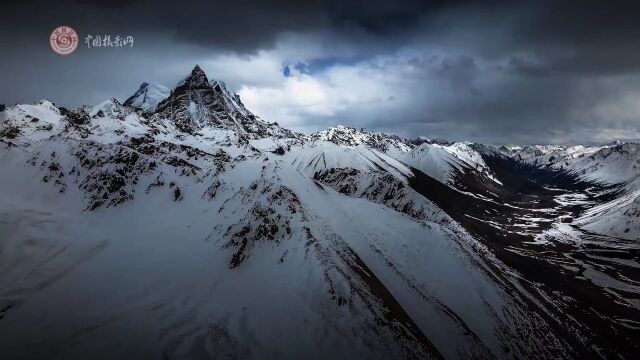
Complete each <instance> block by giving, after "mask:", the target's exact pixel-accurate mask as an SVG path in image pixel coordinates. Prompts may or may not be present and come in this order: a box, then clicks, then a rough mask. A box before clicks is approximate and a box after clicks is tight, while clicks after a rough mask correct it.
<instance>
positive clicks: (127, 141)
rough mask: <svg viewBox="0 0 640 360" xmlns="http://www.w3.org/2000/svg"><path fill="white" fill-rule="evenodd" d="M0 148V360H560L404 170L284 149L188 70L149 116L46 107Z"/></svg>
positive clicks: (15, 116)
mask: <svg viewBox="0 0 640 360" xmlns="http://www.w3.org/2000/svg"><path fill="white" fill-rule="evenodd" d="M192 103H193V104H196V105H195V112H193V113H190V112H189V109H190V108H192V109H193V106H191V105H190V104H192ZM34 119H38V120H37V121H36V120H34ZM0 135H1V136H0V166H1V167H2V169H3V170H5V171H2V172H0V192H1V196H0V234H2V242H1V243H0V246H1V248H0V250H1V251H0V310H1V313H0V317H1V318H2V319H1V320H0V357H1V358H3V359H10V358H42V357H47V358H60V359H69V358H83V359H84V358H117V357H138V358H140V357H154V358H159V357H162V358H207V357H223V358H224V357H233V358H260V359H262V358H283V357H285V358H327V357H329V358H351V357H356V358H381V359H383V358H441V357H446V358H460V357H463V358H494V357H509V356H516V357H527V356H531V355H532V354H536V356H544V357H552V355H554V354H555V355H557V354H565V356H567V357H568V356H569V355H568V354H570V353H571V352H570V349H569V347H568V345H567V344H566V343H565V342H563V341H562V340H560V339H558V338H556V337H555V336H556V333H555V332H554V330H553V327H552V326H551V325H550V324H549V323H547V322H545V321H544V320H543V319H542V318H540V317H538V316H537V315H536V314H533V313H530V312H529V311H528V309H527V307H526V305H525V304H526V302H525V301H523V299H522V298H521V297H520V296H521V295H519V293H517V292H513V291H510V288H509V287H508V285H507V284H505V283H503V282H502V281H499V280H498V279H497V277H496V276H494V274H492V273H491V271H490V270H489V269H490V266H489V264H487V263H486V261H487V258H485V257H484V256H481V255H480V254H478V253H476V252H475V250H474V249H476V248H477V247H478V244H477V243H476V240H475V239H473V238H472V237H471V236H470V235H469V234H468V233H467V232H466V231H465V230H464V228H462V227H461V226H460V225H458V224H457V223H455V221H453V220H452V219H451V218H450V217H449V216H448V215H447V214H445V213H444V212H443V211H442V210H440V209H438V208H437V206H436V205H434V204H433V203H431V202H430V201H428V200H427V199H425V198H424V197H422V196H420V195H419V194H418V193H416V192H415V191H413V190H411V189H410V188H408V187H407V186H406V179H407V178H408V177H410V176H412V172H411V169H410V168H408V167H407V166H405V165H404V164H403V163H402V162H400V161H398V160H395V159H393V158H392V157H390V156H388V155H385V154H384V153H382V152H380V151H378V150H375V149H372V148H370V147H368V146H365V145H363V144H359V145H356V146H351V145H349V146H347V147H345V146H341V145H337V144H335V143H334V142H331V141H325V140H321V139H316V140H312V141H302V142H301V141H300V139H298V138H297V137H296V134H294V133H292V132H290V131H288V130H286V129H282V128H280V127H279V126H277V125H274V124H267V123H265V122H263V121H262V120H259V119H256V118H255V117H252V115H251V114H250V113H249V112H244V111H242V107H241V103H240V102H239V99H238V98H236V97H235V96H233V95H231V94H230V93H229V92H228V90H226V87H224V86H223V85H221V84H220V83H216V82H209V81H208V80H207V79H206V75H204V73H203V72H201V70H199V69H194V71H193V72H192V74H191V75H190V76H189V77H187V78H186V79H185V80H184V81H183V82H181V83H180V84H179V85H178V86H177V87H176V89H174V90H173V92H172V95H171V96H170V97H168V98H167V99H165V100H163V101H162V102H161V103H160V105H159V106H158V108H157V109H156V110H155V111H154V112H153V113H151V114H148V113H145V112H140V111H137V109H136V108H135V107H133V106H129V105H127V104H119V103H118V102H117V101H116V100H108V101H106V102H104V103H102V104H99V105H97V106H95V107H83V108H79V109H75V110H68V109H64V108H57V107H55V106H54V105H53V104H51V103H49V102H46V101H45V102H40V103H38V104H36V105H18V106H13V107H10V108H8V109H6V110H5V111H3V112H1V113H0ZM265 139H267V140H265ZM274 146H275V147H276V148H275V149H274ZM285 147H286V149H285ZM434 149H437V150H436V151H437V152H438V154H442V156H443V157H446V159H448V160H450V161H451V162H452V163H453V164H449V165H447V166H460V167H461V168H465V169H466V167H470V166H471V165H470V164H472V163H474V162H475V163H478V162H477V159H474V158H473V156H470V157H468V158H467V159H466V160H461V159H462V158H463V157H465V156H467V155H468V154H466V155H462V154H459V155H457V156H456V155H454V154H453V153H452V152H455V151H462V150H461V149H458V148H455V149H449V150H445V149H443V148H439V147H434ZM463 149H464V148H463ZM280 150H281V151H280ZM351 169H353V170H351ZM332 171H333V172H332ZM354 171H355V172H354ZM521 334H529V335H530V337H528V338H527V340H526V346H525V345H523V342H522V340H521ZM549 341H551V343H549Z"/></svg>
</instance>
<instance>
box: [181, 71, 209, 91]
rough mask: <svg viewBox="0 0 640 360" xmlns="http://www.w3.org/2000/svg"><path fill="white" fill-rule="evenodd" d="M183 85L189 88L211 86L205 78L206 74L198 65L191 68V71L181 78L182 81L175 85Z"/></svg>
mask: <svg viewBox="0 0 640 360" xmlns="http://www.w3.org/2000/svg"><path fill="white" fill-rule="evenodd" d="M185 85H187V86H189V87H191V88H198V87H204V88H206V87H210V86H211V85H210V84H209V79H208V78H207V74H206V73H205V72H204V70H202V69H201V68H200V66H198V65H196V66H195V67H194V68H193V70H191V73H189V75H187V77H185V78H184V79H182V81H180V82H179V83H178V86H177V87H176V89H177V88H179V87H181V86H185Z"/></svg>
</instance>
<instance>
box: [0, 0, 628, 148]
mask: <svg viewBox="0 0 640 360" xmlns="http://www.w3.org/2000/svg"><path fill="white" fill-rule="evenodd" d="M0 16H2V21H1V22H0V40H2V44H5V45H4V46H5V49H8V50H9V51H3V54H2V56H1V57H0V62H1V67H0V78H1V79H2V82H1V83H0V102H5V103H9V104H11V103H15V102H32V101H35V100H37V99H39V98H50V99H52V100H53V101H55V102H57V103H60V104H64V105H68V106H77V105H80V104H93V103H98V102H100V101H102V100H103V99H104V98H107V97H111V96H115V97H118V98H125V97H127V96H128V95H130V93H132V92H133V91H135V89H136V88H137V87H138V85H139V83H141V82H142V81H158V82H160V83H163V84H165V85H167V86H172V85H174V84H175V83H176V82H177V81H178V80H179V79H180V78H181V77H182V76H184V75H185V74H186V73H187V72H188V71H189V70H190V69H191V68H192V67H193V65H195V64H196V63H198V64H200V66H201V67H202V68H203V69H204V70H205V71H206V72H207V73H208V74H209V76H210V77H215V78H219V79H221V80H224V81H226V82H227V83H228V84H229V85H230V87H231V88H232V89H235V90H236V91H237V92H238V93H239V94H240V96H241V98H242V99H243V101H244V102H245V104H246V105H247V107H248V108H250V109H252V110H253V111H255V112H256V113H257V114H258V115H260V116H262V117H263V118H265V119H266V120H268V121H277V122H279V123H280V124H281V125H284V126H287V127H290V128H292V129H295V130H299V131H305V132H310V131H316V130H321V129H323V128H325V127H327V126H331V125H336V124H344V125H351V126H356V127H366V128H369V129H373V130H381V131H387V132H393V133H397V134H400V135H404V136H417V135H423V136H428V137H433V138H445V139H452V140H471V141H479V142H490V143H496V144H511V143H549V142H553V143H576V142H588V143H590V142H608V141H612V140H614V139H619V138H621V139H627V140H637V139H640V118H639V116H640V101H639V99H640V47H639V46H636V45H635V44H634V39H637V38H639V36H640V25H639V24H638V21H637V19H638V18H640V6H638V5H635V4H634V3H633V2H625V1H619V2H615V3H606V2H602V1H590V0H585V1H562V2H557V1H554V2H551V1H531V2H519V3H517V4H514V3H513V2H501V1H490V2H486V1H484V2H482V3H480V2H470V1H433V2H424V1H399V2H393V3H392V2H388V1H368V2H366V3H363V2H344V1H329V2H321V1H311V2H300V1H275V2H274V1H269V2H266V1H260V2H259V1H233V2H229V1H225V2H220V1H214V2H204V1H189V0H183V1H180V2H173V1H144V0H138V1H136V0H108V1H105V0H81V1H62V2H57V3H55V4H54V3H51V2H14V3H11V4H9V5H7V7H6V9H5V11H3V14H2V15H0ZM61 24H67V25H69V26H72V27H74V28H76V30H77V31H78V32H79V33H80V35H81V37H83V36H86V35H87V34H113V35H117V34H121V35H129V34H130V35H132V36H134V38H135V41H136V42H135V46H134V48H131V49H87V48H85V47H81V48H80V49H79V50H78V51H77V52H76V53H74V54H73V55H71V56H68V57H60V56H57V55H55V54H54V53H53V52H51V50H50V49H49V47H48V45H47V43H46V41H47V37H48V34H49V32H50V31H51V30H52V29H53V28H55V27H56V26H58V25H61ZM81 40H82V39H81ZM82 45H83V44H81V46H82Z"/></svg>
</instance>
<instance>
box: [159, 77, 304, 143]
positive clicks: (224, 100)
mask: <svg viewBox="0 0 640 360" xmlns="http://www.w3.org/2000/svg"><path fill="white" fill-rule="evenodd" d="M154 117H156V118H165V119H172V121H173V122H174V123H175V126H176V127H177V128H178V129H179V130H180V131H183V132H186V133H194V132H197V131H199V130H201V129H203V128H206V127H211V128H218V129H228V130H233V131H236V132H238V133H240V134H245V135H247V136H249V137H250V138H264V137H267V136H273V137H276V138H295V137H296V135H295V134H294V133H293V132H292V131H290V130H286V129H283V128H281V127H280V126H278V125H277V124H268V123H267V122H265V121H263V120H261V119H259V118H258V117H256V116H255V115H254V114H252V113H251V112H250V111H248V110H247V109H246V108H245V107H244V105H243V104H242V102H241V101H240V97H239V96H238V95H236V94H232V93H231V92H229V91H228V90H227V88H226V86H225V84H224V83H223V82H221V81H217V80H213V81H209V79H208V78H207V75H206V74H205V73H204V71H202V69H201V68H200V67H199V66H196V67H195V68H194V69H193V70H192V71H191V74H190V75H189V76H187V77H186V78H185V79H184V80H182V81H181V82H180V83H178V86H177V87H176V88H175V89H174V90H173V91H172V92H171V95H170V96H169V97H168V98H166V99H165V100H163V101H162V102H160V104H158V107H157V109H156V111H155V114H154Z"/></svg>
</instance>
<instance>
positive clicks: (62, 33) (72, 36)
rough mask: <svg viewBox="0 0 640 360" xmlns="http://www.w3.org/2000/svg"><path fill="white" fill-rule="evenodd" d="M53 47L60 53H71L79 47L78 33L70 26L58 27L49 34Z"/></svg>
mask: <svg viewBox="0 0 640 360" xmlns="http://www.w3.org/2000/svg"><path fill="white" fill-rule="evenodd" d="M49 44H50V45H51V49H53V51H55V52H56V53H58V54H60V55H69V54H71V53H73V52H74V51H76V48H77V47H78V33H77V32H76V31H75V30H73V29H72V28H70V27H68V26H60V27H57V28H56V29H55V30H53V32H51V36H49Z"/></svg>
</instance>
